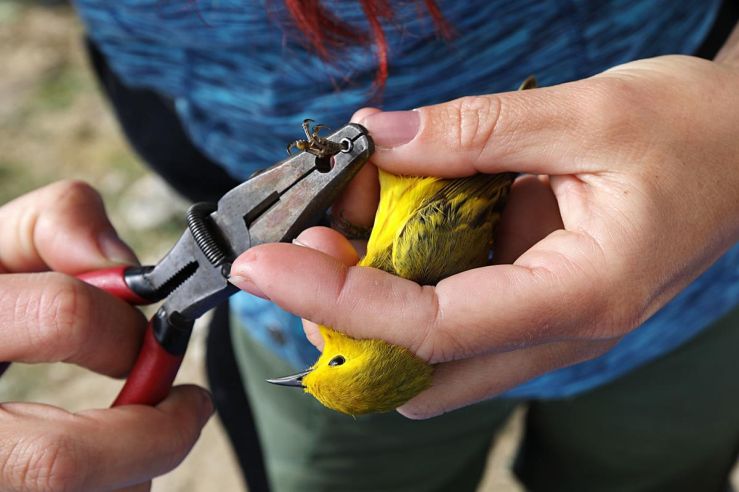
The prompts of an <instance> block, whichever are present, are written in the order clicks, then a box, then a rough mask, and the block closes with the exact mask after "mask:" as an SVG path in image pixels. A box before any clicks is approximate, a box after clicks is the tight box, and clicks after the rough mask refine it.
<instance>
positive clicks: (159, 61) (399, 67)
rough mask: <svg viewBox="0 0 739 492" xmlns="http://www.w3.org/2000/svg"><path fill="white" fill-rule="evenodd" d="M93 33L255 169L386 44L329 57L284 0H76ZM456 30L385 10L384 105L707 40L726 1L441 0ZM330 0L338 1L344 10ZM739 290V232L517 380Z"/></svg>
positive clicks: (363, 76) (621, 366)
mask: <svg viewBox="0 0 739 492" xmlns="http://www.w3.org/2000/svg"><path fill="white" fill-rule="evenodd" d="M76 3H77V7H78V9H79V11H80V14H81V16H82V18H83V20H84V22H85V23H86V25H87V28H88V32H89V35H90V36H91V38H92V39H93V40H94V42H95V43H96V44H97V45H98V47H99V48H100V49H101V50H102V51H103V53H104V54H105V55H106V57H107V59H108V62H109V64H110V66H111V68H112V69H113V70H114V71H115V72H116V74H117V75H118V76H119V77H120V78H121V79H122V80H123V81H124V82H125V83H126V84H127V85H129V86H131V87H142V88H148V89H153V90H155V91H158V92H159V93H161V94H163V95H165V96H166V97H168V98H171V99H172V100H173V101H174V103H175V108H176V111H177V114H178V115H179V118H180V120H181V121H182V123H183V126H184V127H185V129H186V131H187V132H188V134H189V136H190V137H191V139H192V141H193V142H194V143H195V145H196V146H197V147H198V148H199V149H200V150H201V151H202V152H204V153H205V154H206V155H207V156H209V157H210V158H211V159H212V160H213V161H214V162H217V163H219V164H220V165H222V166H223V167H224V168H225V169H226V170H227V171H228V172H229V173H230V174H231V175H233V176H234V177H236V178H240V179H244V178H246V177H247V176H249V175H250V174H251V173H252V172H253V171H254V170H255V169H258V168H262V167H265V166H267V165H269V164H272V163H273V162H275V161H278V160H280V159H283V158H284V157H285V154H284V152H285V150H284V149H285V145H286V143H288V142H290V141H292V140H294V139H295V138H296V137H298V136H299V133H300V128H299V124H300V122H301V121H302V120H303V119H304V118H308V117H310V118H313V119H314V120H316V121H319V122H321V123H324V124H328V125H329V126H332V127H339V126H341V125H343V124H344V123H345V122H346V121H348V119H349V117H350V116H351V114H352V113H353V112H354V110H356V109H357V108H359V107H362V106H365V105H368V104H373V105H378V101H376V100H370V99H369V98H370V97H371V92H372V91H371V84H372V82H373V80H374V78H375V75H376V71H377V58H376V55H375V53H374V52H373V49H372V48H371V47H370V48H368V47H362V46H354V47H349V48H347V49H345V50H344V51H342V52H340V53H338V54H337V56H336V58H335V59H334V60H332V61H324V60H321V59H320V58H319V57H317V56H316V55H315V54H313V53H312V52H311V51H310V50H309V49H306V48H305V47H304V44H303V41H302V38H301V36H300V35H299V34H298V33H297V32H296V30H295V28H294V27H293V26H292V24H291V22H290V18H289V16H288V15H287V13H286V12H285V10H284V7H283V6H282V3H281V2H280V1H270V2H266V1H264V0H261V1H251V2H250V1H245V0H198V1H196V2H193V1H189V0H181V1H170V2H162V1H160V0H120V1H117V2H109V1H105V0H77V1H76ZM322 3H323V5H325V6H327V7H328V8H331V11H332V12H333V13H334V15H336V16H337V17H339V18H341V19H343V20H345V21H347V22H349V23H352V24H353V25H356V26H359V27H360V28H362V29H365V30H368V27H367V23H366V19H365V16H364V14H363V12H362V9H361V8H360V7H359V5H358V2H350V1H346V0H345V1H339V0H324V1H323V2H322ZM438 3H439V5H440V7H441V10H442V12H443V14H444V17H445V19H446V20H447V21H448V22H449V23H450V24H451V25H452V26H453V28H454V31H455V33H456V36H455V38H454V39H453V40H452V41H444V40H442V39H440V38H439V36H438V35H437V33H436V31H435V28H434V25H433V22H432V21H431V20H430V18H429V17H428V16H422V15H419V10H418V8H417V6H416V4H415V3H414V2H403V3H402V4H401V3H400V2H398V4H399V5H398V6H397V7H396V12H395V14H396V15H395V18H394V19H393V20H392V21H391V22H387V23H385V27H386V35H387V39H388V44H389V60H390V78H389V79H388V81H387V85H386V87H385V88H384V91H383V92H382V99H381V101H380V104H379V105H380V106H381V107H382V108H383V109H387V110H394V109H409V108H414V107H418V106H422V105H427V104H433V103H438V102H442V101H447V100H450V99H454V98H457V97H460V96H464V95H470V94H485V93H490V92H498V91H507V90H513V89H515V88H516V87H517V86H518V84H519V83H520V82H521V81H522V80H524V79H525V78H526V77H527V76H528V75H530V74H532V73H533V74H536V75H537V77H538V79H539V81H540V82H541V84H542V85H552V84H557V83H561V82H565V81H570V80H575V79H580V78H583V77H588V76H590V75H593V74H596V73H598V72H601V71H603V70H605V69H607V68H610V67H612V66H614V65H618V64H620V63H624V62H627V61H630V60H635V59H639V58H647V57H652V56H657V55H661V54H669V53H682V54H690V53H694V52H695V50H696V49H697V48H698V46H699V45H700V44H701V42H702V41H703V39H704V38H705V36H706V34H707V32H708V30H709V28H710V26H711V24H712V22H713V20H714V17H715V15H716V12H717V10H718V7H719V4H720V0H708V1H706V0H685V1H681V2H676V1H674V0H622V1H594V0H570V1H567V2H560V1H541V0H515V1H514V0H469V1H465V2H458V1H452V0H440V1H439V2H438ZM332 7H333V8H332ZM738 302H739V246H737V245H735V246H734V248H733V249H731V250H730V251H729V252H728V253H727V254H726V255H724V256H723V257H722V258H721V259H720V260H719V261H718V262H717V263H716V264H714V265H713V267H711V268H710V269H709V270H708V271H707V272H705V273H704V274H703V275H702V276H701V277H700V278H698V279H697V280H696V281H695V282H693V283H692V284H691V285H690V286H689V287H688V288H687V289H685V290H684V291H683V292H682V293H681V294H680V295H678V296H677V297H676V298H675V299H674V300H673V301H672V302H670V303H669V304H668V305H667V306H665V307H664V308H663V309H662V310H660V311H659V312H658V313H656V314H655V315H654V316H653V317H652V318H651V319H649V320H648V321H647V322H646V323H644V324H643V325H642V326H641V327H640V328H638V329H636V330H634V331H633V332H632V333H630V334H629V335H628V336H626V337H625V338H624V339H623V340H622V341H621V342H620V343H619V344H618V345H617V346H616V347H615V348H614V349H613V350H611V351H610V352H608V353H607V354H605V355H603V356H601V357H599V358H597V359H594V360H591V361H587V362H583V363H580V364H577V365H574V366H571V367H568V368H564V369H560V370H557V371H554V372H551V373H549V374H546V375H543V376H541V377H539V378H537V379H534V380H532V381H530V382H528V383H526V384H524V385H522V386H519V387H518V388H516V389H514V390H512V391H511V392H509V393H508V395H511V396H517V397H539V398H550V397H562V396H568V395H572V394H576V393H578V392H581V391H584V390H587V389H589V388H593V387H596V386H598V385H601V384H604V383H606V382H608V381H611V380H613V379H614V378H616V377H618V376H619V375H621V374H623V373H625V372H627V371H629V370H631V369H633V368H635V367H638V366H640V365H642V364H644V363H646V362H648V361H650V360H652V359H654V358H655V357H658V356H660V355H662V354H664V353H667V352H669V351H671V350H673V349H674V348H675V347H677V346H679V345H680V344H682V343H684V342H686V341H687V340H690V339H691V338H693V337H694V336H695V335H696V334H697V333H699V332H700V331H701V330H703V329H704V328H705V327H707V326H708V325H710V324H711V323H712V322H713V321H715V320H716V319H718V318H719V317H721V316H722V315H723V314H725V313H727V312H728V311H729V310H730V309H732V308H733V307H734V306H736V305H737V303H738ZM232 306H233V309H234V310H235V312H236V313H237V315H238V316H239V317H240V318H241V319H242V320H243V321H244V325H245V326H246V327H247V329H248V330H249V331H250V333H251V334H252V335H253V336H254V337H255V338H256V339H257V340H259V341H260V342H261V343H263V344H264V345H265V346H267V347H269V348H271V349H272V350H273V351H275V352H276V353H278V354H279V355H281V356H282V357H283V358H284V359H285V360H287V361H289V362H290V363H292V365H294V366H295V367H296V369H298V368H304V367H306V366H308V365H310V364H312V363H313V362H314V361H315V358H316V357H317V351H316V350H315V349H314V348H313V347H312V346H311V345H310V344H309V343H308V341H307V340H306V339H305V336H304V335H303V331H302V327H301V324H300V320H299V319H297V318H295V317H294V316H292V315H290V314H288V313H286V312H285V311H282V310H281V309H279V308H277V307H276V306H274V305H273V304H271V303H269V302H267V301H263V300H261V299H258V298H255V297H252V296H249V295H247V294H243V293H240V294H237V295H235V296H234V297H233V298H232Z"/></svg>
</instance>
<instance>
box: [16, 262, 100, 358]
mask: <svg viewBox="0 0 739 492" xmlns="http://www.w3.org/2000/svg"><path fill="white" fill-rule="evenodd" d="M46 275H49V276H53V277H56V278H55V279H54V281H53V282H48V284H47V286H46V287H44V289H43V290H42V291H41V293H40V296H39V300H38V303H37V305H36V312H35V318H36V320H35V322H34V323H31V326H30V327H29V331H28V334H29V338H30V340H29V342H30V345H31V346H32V347H33V348H34V350H35V351H37V353H39V354H40V355H45V356H46V357H45V358H47V359H49V358H51V359H55V360H67V359H70V358H72V357H73V356H74V355H75V354H77V353H78V351H79V350H80V346H81V345H82V343H83V342H84V341H85V339H86V337H85V331H86V330H85V327H86V326H88V325H89V324H90V322H91V320H92V319H93V317H94V314H95V310H94V303H93V302H92V300H91V299H90V296H89V292H88V289H87V288H86V287H85V286H84V285H83V284H82V283H81V282H78V281H76V280H75V279H73V278H71V277H68V276H66V275H63V274H59V273H49V274H46Z"/></svg>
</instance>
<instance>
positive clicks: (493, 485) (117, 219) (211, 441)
mask: <svg viewBox="0 0 739 492" xmlns="http://www.w3.org/2000/svg"><path fill="white" fill-rule="evenodd" d="M0 66H1V67H3V70H2V77H0V204H1V203H5V202H7V201H9V200H11V199H13V198H15V197H17V196H19V195H21V194H23V193H25V192H27V191H30V190H32V189H35V188H37V187H40V186H43V185H45V184H48V183H51V182H53V181H56V180H59V179H67V178H79V179H83V180H85V181H87V182H89V183H91V184H92V185H93V186H94V187H95V188H97V189H98V190H99V191H100V192H101V193H102V195H103V197H104V199H105V204H106V207H107V211H108V214H109V215H110V216H111V220H112V222H113V224H114V225H115V227H116V229H117V230H118V232H119V234H120V236H121V237H122V238H123V239H124V240H125V241H126V242H127V243H128V244H129V245H131V247H132V248H133V249H134V251H136V253H137V254H138V255H139V258H140V259H141V261H142V262H143V263H152V262H155V261H156V260H158V259H159V258H160V257H161V256H162V255H163V254H164V253H166V251H167V250H168V249H169V247H171V246H172V245H173V244H174V241H175V240H176V238H177V237H178V236H179V234H181V233H182V230H183V228H184V227H185V224H184V220H183V218H184V212H185V210H186V208H187V206H188V204H187V203H186V202H185V201H184V200H182V199H181V198H180V197H179V196H177V195H176V194H175V193H174V192H172V191H171V190H170V189H169V188H168V187H167V185H166V184H164V183H163V182H162V181H161V180H159V179H158V178H157V177H156V176H154V175H153V174H152V173H151V172H149V171H148V170H147V169H146V167H145V166H144V165H143V164H142V163H141V161H140V160H139V159H138V158H137V156H136V155H135V154H133V152H132V151H131V149H130V148H129V147H128V145H127V144H126V142H125V141H124V139H123V137H122V134H121V132H120V131H119V129H118V127H117V124H116V122H115V120H114V118H113V116H112V114H111V112H110V110H109V108H108V106H107V104H106V101H105V100H104V99H103V97H102V95H101V93H100V91H99V90H98V87H97V85H96V82H95V80H94V78H93V75H92V73H91V72H90V69H89V67H88V65H87V60H86V58H85V53H84V51H83V46H82V26H81V25H80V23H79V21H78V19H77V18H76V16H75V13H74V9H73V8H72V7H71V6H70V5H69V4H68V3H67V2H64V1H51V0H47V1H32V0H17V1H10V0H0ZM296 130H299V128H298V127H296ZM296 135H297V134H296ZM204 325H205V323H203V322H200V323H199V324H198V325H196V328H195V332H194V335H193V340H192V341H191V343H190V347H189V349H188V353H187V356H186V358H185V362H184V364H183V366H182V369H181V371H180V374H179V376H178V382H194V383H198V384H201V385H205V384H206V382H205V371H204V355H205V351H204V343H203V342H204V340H205V332H204V331H205V330H204ZM120 386H121V383H120V382H119V381H114V380H111V379H108V378H106V377H104V376H99V375H95V374H92V373H90V372H88V371H85V370H83V369H80V368H78V367H75V366H70V365H65V364H54V365H49V364H38V365H33V366H30V365H23V364H14V365H13V366H11V368H10V369H9V370H8V372H7V373H6V374H5V376H4V377H2V378H0V402H2V401H11V400H12V401H36V402H43V403H48V404H52V405H58V406H61V407H64V408H66V409H68V410H71V411H75V410H82V409H86V408H93V407H106V406H108V405H109V404H110V402H111V401H112V400H113V399H114V397H115V395H116V394H117V391H118V389H119V388H120ZM514 434H515V427H514V424H512V425H511V427H510V429H509V430H508V431H507V432H506V435H514ZM505 441H506V445H505V446H503V447H498V450H497V451H496V454H495V455H494V456H491V460H492V461H491V463H492V466H494V467H495V468H496V469H498V470H499V471H498V472H495V473H488V477H487V478H486V482H485V484H484V485H483V487H482V490H486V491H490V490H496V491H516V490H520V489H519V488H518V487H517V486H515V484H514V483H513V481H512V479H511V478H510V474H509V473H508V472H507V465H508V462H509V460H510V459H511V458H510V457H511V454H512V450H513V448H514V442H515V441H514V439H512V438H507V439H505ZM153 490H155V491H182V492H190V491H211V490H222V491H239V490H245V487H244V485H243V482H242V479H241V477H240V474H239V471H238V466H237V464H236V461H235V459H234V457H233V456H232V453H231V450H230V448H229V446H228V443H227V440H226V437H225V435H224V434H223V429H222V427H221V425H220V422H219V421H218V419H217V418H214V419H212V420H211V421H210V423H209V424H208V425H207V427H206V428H205V430H204V432H203V435H202V436H201V438H200V440H199V441H198V443H197V445H196V446H195V449H194V450H193V452H192V453H191V454H190V456H189V457H188V458H187V459H186V460H185V462H184V463H183V464H182V465H181V466H180V467H179V468H177V469H176V470H175V471H174V472H172V473H169V474H168V475H166V476H164V477H161V478H159V479H157V480H155V481H154V487H153Z"/></svg>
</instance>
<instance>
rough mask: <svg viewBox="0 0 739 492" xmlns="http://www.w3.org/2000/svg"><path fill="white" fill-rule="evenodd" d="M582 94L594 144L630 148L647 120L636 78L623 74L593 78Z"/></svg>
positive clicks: (645, 106)
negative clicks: (634, 80)
mask: <svg viewBox="0 0 739 492" xmlns="http://www.w3.org/2000/svg"><path fill="white" fill-rule="evenodd" d="M589 82H590V83H589V84H588V85H587V89H586V90H585V94H584V97H583V100H582V102H583V105H584V108H581V109H582V111H583V112H584V113H585V116H584V117H583V120H584V121H587V125H588V126H589V128H590V129H589V131H590V133H591V135H592V136H593V138H594V143H595V144H602V143H604V142H605V143H610V144H624V145H627V148H629V147H630V146H631V145H632V144H633V143H634V142H637V141H640V140H639V139H638V138H635V137H637V136H638V135H640V134H642V133H643V130H644V127H645V126H646V125H648V124H649V122H648V121H647V119H648V118H647V116H648V112H647V111H646V109H647V108H649V107H650V106H651V104H649V101H647V100H645V97H644V90H643V89H642V88H641V87H640V86H639V84H635V83H634V82H633V81H630V80H627V79H623V78H620V77H600V78H595V79H590V80H589Z"/></svg>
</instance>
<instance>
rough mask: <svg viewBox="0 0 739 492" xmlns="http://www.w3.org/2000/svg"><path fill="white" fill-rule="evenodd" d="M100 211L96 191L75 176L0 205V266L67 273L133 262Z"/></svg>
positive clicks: (22, 269)
mask: <svg viewBox="0 0 739 492" xmlns="http://www.w3.org/2000/svg"><path fill="white" fill-rule="evenodd" d="M136 261H137V260H136V257H135V255H134V254H133V253H132V252H131V250H130V249H129V248H128V247H127V246H126V245H125V244H124V243H123V242H122V241H121V240H120V239H119V238H118V235H117V234H116V232H115V230H114V229H113V226H112V225H111V224H110V221H109V220H108V218H107V216H106V215H105V207H104V206H103V202H102V199H101V198H100V195H99V194H98V193H97V192H96V191H95V190H94V189H92V188H91V187H90V186H89V185H87V184H85V183H83V182H80V181H61V182H58V183H54V184H52V185H49V186H46V187H44V188H41V189H38V190H36V191H33V192H31V193H29V194H27V195H24V196H22V197H20V198H17V199H16V200H14V201H12V202H10V203H8V204H6V205H5V206H3V207H1V208H0V268H2V269H3V270H5V271H16V272H21V271H39V270H46V269H49V268H50V269H53V270H58V271H62V272H66V273H72V274H74V273H81V272H84V271H88V270H92V269H96V268H102V267H106V266H112V265H114V264H121V263H125V264H128V263H135V262H136Z"/></svg>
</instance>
